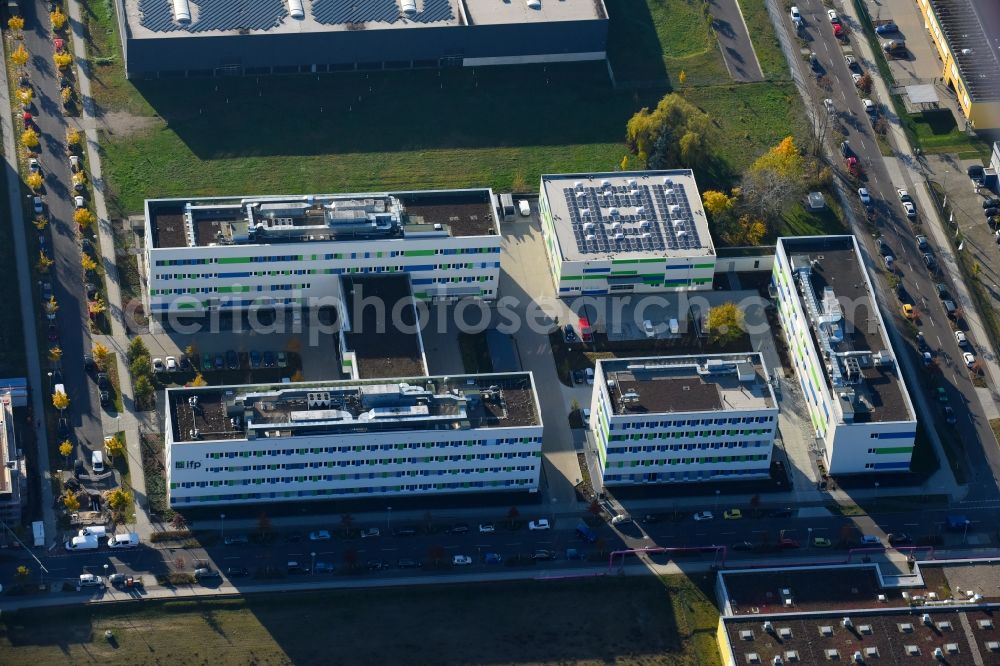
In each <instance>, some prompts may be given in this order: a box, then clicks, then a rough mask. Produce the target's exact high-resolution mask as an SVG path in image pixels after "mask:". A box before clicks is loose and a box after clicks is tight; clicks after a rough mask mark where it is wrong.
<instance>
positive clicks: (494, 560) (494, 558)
mask: <svg viewBox="0 0 1000 666" xmlns="http://www.w3.org/2000/svg"><path fill="white" fill-rule="evenodd" d="M483 562H485V563H486V564H500V563H501V562H503V558H502V557H500V553H486V554H485V555H483Z"/></svg>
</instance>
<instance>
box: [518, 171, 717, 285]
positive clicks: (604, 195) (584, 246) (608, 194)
mask: <svg viewBox="0 0 1000 666" xmlns="http://www.w3.org/2000/svg"><path fill="white" fill-rule="evenodd" d="M538 209H539V217H540V218H541V225H542V234H543V236H544V238H545V251H546V254H547V256H548V259H549V268H550V270H551V272H552V277H553V281H554V282H555V286H556V288H557V290H558V294H559V296H561V297H567V296H578V295H581V294H588V295H608V294H611V295H614V294H619V295H621V294H627V293H643V292H658V291H687V290H700V289H711V288H712V278H713V276H714V274H715V262H716V254H715V248H714V247H713V245H712V238H711V236H710V234H709V231H708V220H707V218H706V217H705V209H704V208H703V207H702V204H701V195H700V194H699V192H698V184H697V183H696V182H695V179H694V174H693V172H691V171H690V170H689V169H678V170H671V171H635V172H620V171H619V172H612V173H593V174H562V175H548V176H542V180H541V188H540V192H539V196H538Z"/></svg>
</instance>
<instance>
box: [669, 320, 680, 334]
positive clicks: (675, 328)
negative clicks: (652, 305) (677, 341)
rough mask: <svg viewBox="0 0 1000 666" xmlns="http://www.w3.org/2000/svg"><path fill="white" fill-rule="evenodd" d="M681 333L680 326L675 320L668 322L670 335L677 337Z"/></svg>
mask: <svg viewBox="0 0 1000 666" xmlns="http://www.w3.org/2000/svg"><path fill="white" fill-rule="evenodd" d="M680 332H681V325H680V322H678V321H677V320H676V319H671V320H670V335H679V334H680Z"/></svg>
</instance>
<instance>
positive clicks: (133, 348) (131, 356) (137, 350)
mask: <svg viewBox="0 0 1000 666" xmlns="http://www.w3.org/2000/svg"><path fill="white" fill-rule="evenodd" d="M140 356H149V349H147V348H146V343H145V342H143V340H142V338H140V337H135V338H132V341H131V342H129V343H128V362H129V363H130V364H131V363H132V361H134V360H135V359H137V358H138V357H140Z"/></svg>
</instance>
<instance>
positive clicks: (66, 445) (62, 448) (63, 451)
mask: <svg viewBox="0 0 1000 666" xmlns="http://www.w3.org/2000/svg"><path fill="white" fill-rule="evenodd" d="M59 455H61V456H62V457H63V458H65V459H66V466H67V467H69V457H70V456H71V455H73V442H71V441H69V440H68V439H67V440H66V441H64V442H63V443H62V444H60V445H59Z"/></svg>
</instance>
